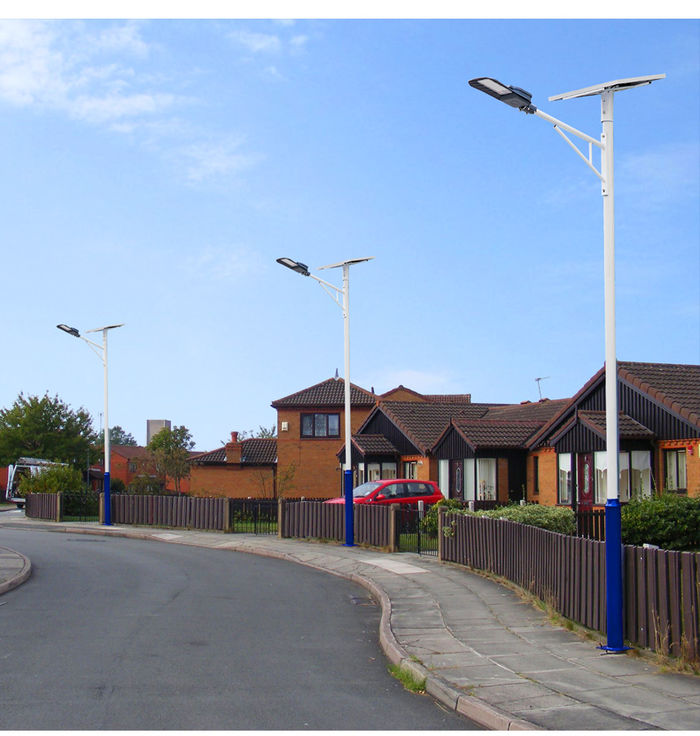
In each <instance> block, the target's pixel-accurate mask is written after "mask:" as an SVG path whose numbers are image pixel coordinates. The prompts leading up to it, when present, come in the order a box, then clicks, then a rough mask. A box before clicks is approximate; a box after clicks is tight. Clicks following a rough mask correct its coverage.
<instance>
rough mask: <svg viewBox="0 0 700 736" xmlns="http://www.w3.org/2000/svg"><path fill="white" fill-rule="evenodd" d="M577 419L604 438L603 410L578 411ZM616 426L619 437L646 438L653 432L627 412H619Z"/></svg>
mask: <svg viewBox="0 0 700 736" xmlns="http://www.w3.org/2000/svg"><path fill="white" fill-rule="evenodd" d="M578 418H579V420H580V421H581V422H582V423H583V424H585V425H586V426H587V427H588V428H589V429H592V430H593V431H594V432H595V433H596V434H598V435H600V436H601V437H603V438H605V412H604V411H579V413H578ZM617 421H618V428H619V433H620V438H621V439H626V440H632V439H648V438H649V437H653V436H654V433H653V432H652V431H651V430H650V429H647V427H645V426H644V425H643V424H640V423H639V422H637V421H635V420H634V419H632V417H630V416H628V415H627V414H623V413H622V412H620V414H619V417H618V420H617Z"/></svg>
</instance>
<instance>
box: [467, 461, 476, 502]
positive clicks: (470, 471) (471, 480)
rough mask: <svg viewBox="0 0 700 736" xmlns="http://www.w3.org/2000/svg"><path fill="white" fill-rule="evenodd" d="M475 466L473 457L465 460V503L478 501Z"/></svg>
mask: <svg viewBox="0 0 700 736" xmlns="http://www.w3.org/2000/svg"><path fill="white" fill-rule="evenodd" d="M474 465H475V460H474V458H473V457H466V458H464V500H465V501H475V500H476V491H475V490H474V489H475V485H474V484H475V482H476V478H475V477H474Z"/></svg>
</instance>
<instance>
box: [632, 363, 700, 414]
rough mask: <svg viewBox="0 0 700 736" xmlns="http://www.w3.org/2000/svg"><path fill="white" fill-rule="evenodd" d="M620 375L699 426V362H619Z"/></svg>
mask: <svg viewBox="0 0 700 736" xmlns="http://www.w3.org/2000/svg"><path fill="white" fill-rule="evenodd" d="M617 374H618V376H619V378H620V379H621V380H623V381H625V382H626V383H629V384H630V385H631V386H634V387H635V388H637V389H639V390H640V391H641V392H643V393H645V394H648V395H649V396H651V397H652V398H653V399H655V400H656V401H658V402H659V403H660V404H663V405H664V406H665V407H666V408H667V409H669V410H670V411H673V412H675V413H676V414H679V415H680V416H681V417H682V418H683V419H685V420H687V421H689V422H691V423H692V424H695V425H696V426H698V427H700V365H681V364H677V363H628V362H618V364H617Z"/></svg>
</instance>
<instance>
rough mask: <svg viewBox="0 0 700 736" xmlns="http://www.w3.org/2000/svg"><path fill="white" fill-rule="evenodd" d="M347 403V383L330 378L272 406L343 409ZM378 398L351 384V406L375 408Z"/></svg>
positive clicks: (340, 379) (273, 403)
mask: <svg viewBox="0 0 700 736" xmlns="http://www.w3.org/2000/svg"><path fill="white" fill-rule="evenodd" d="M344 403H345V381H344V380H343V379H342V378H329V379H328V380H327V381H322V382H321V383H317V384H316V385H315V386H310V387H309V388H305V389H302V390H301V391H297V392H296V393H294V394H290V395H289V396H285V397H284V398H281V399H277V400H276V401H273V402H272V406H273V407H274V408H275V409H277V408H279V407H296V406H301V407H303V406H319V407H325V406H334V407H335V406H337V407H342V406H343V405H344ZM375 403H376V397H375V396H374V395H373V394H371V393H370V392H369V391H365V389H363V388H360V387H359V386H356V385H355V384H354V383H351V384H350V404H351V406H367V407H370V406H374V404H375Z"/></svg>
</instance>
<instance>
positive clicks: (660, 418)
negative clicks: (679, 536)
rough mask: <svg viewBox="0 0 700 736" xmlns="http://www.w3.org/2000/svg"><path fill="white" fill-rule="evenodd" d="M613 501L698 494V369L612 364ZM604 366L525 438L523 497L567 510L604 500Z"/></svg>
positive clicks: (699, 384)
mask: <svg viewBox="0 0 700 736" xmlns="http://www.w3.org/2000/svg"><path fill="white" fill-rule="evenodd" d="M617 377H618V379H617V388H618V403H619V411H620V416H619V437H620V443H619V447H620V460H619V471H620V479H619V482H620V501H621V502H625V501H627V500H629V499H630V497H634V496H649V495H651V494H652V493H654V492H656V493H659V492H663V491H673V492H675V493H682V494H687V495H688V496H691V497H695V498H697V497H700V457H698V455H699V452H700V366H698V365H677V364H668V363H632V362H618V364H617ZM605 424H606V422H605V369H604V368H601V370H600V371H598V373H596V374H595V376H593V377H592V378H591V379H590V380H589V381H588V382H587V383H586V384H585V386H583V388H581V390H580V391H579V392H578V393H577V394H576V395H575V396H574V397H573V398H572V399H571V402H570V404H569V405H568V406H566V407H565V408H564V409H563V410H562V411H560V412H559V413H558V414H557V415H556V416H554V417H553V418H552V419H551V420H550V421H549V422H548V423H547V424H546V425H545V426H544V427H542V429H541V430H539V431H538V432H537V433H536V434H535V435H533V436H532V437H531V438H530V439H529V440H528V448H529V450H530V455H529V457H528V467H527V498H528V500H533V501H534V500H537V501H539V502H540V503H543V504H547V505H555V504H559V505H565V506H572V507H574V508H576V507H580V508H590V507H593V506H602V505H604V504H605V501H606V473H607V471H606V453H605Z"/></svg>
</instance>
